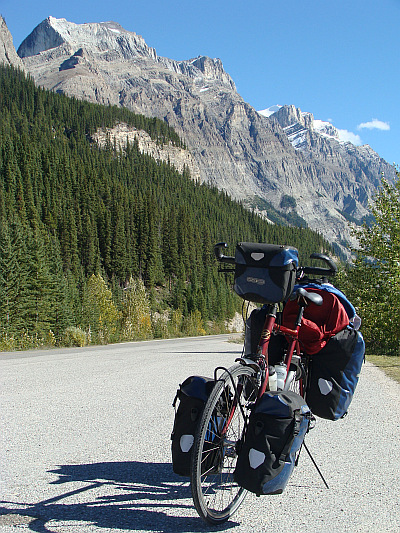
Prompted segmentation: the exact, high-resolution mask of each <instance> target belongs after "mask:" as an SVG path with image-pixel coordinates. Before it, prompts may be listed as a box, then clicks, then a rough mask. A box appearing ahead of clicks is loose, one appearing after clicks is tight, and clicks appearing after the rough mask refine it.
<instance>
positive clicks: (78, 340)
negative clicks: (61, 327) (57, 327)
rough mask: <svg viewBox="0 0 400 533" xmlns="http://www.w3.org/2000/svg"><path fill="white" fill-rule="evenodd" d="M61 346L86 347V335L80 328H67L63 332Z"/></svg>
mask: <svg viewBox="0 0 400 533" xmlns="http://www.w3.org/2000/svg"><path fill="white" fill-rule="evenodd" d="M62 344H63V345H64V346H78V347H82V346H86V344H87V335H86V332H85V331H83V329H81V328H76V327H75V326H69V327H68V328H67V329H66V330H65V331H64V335H63V339H62Z"/></svg>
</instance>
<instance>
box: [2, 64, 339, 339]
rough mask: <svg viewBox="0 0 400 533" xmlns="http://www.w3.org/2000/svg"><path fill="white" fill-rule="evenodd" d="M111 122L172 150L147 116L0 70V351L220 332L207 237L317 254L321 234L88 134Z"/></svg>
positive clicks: (162, 127)
mask: <svg viewBox="0 0 400 533" xmlns="http://www.w3.org/2000/svg"><path fill="white" fill-rule="evenodd" d="M118 122H124V123H127V124H130V125H132V126H134V127H136V128H138V129H143V130H144V131H147V132H148V133H149V135H150V136H151V137H152V138H153V139H154V140H155V141H156V142H158V143H161V144H163V143H172V144H173V145H175V146H180V147H184V142H183V141H182V140H181V139H180V138H179V136H178V135H177V134H176V133H175V132H174V131H173V130H172V129H171V128H170V127H169V126H168V125H167V124H165V123H164V122H162V121H160V120H158V119H153V118H147V117H144V116H141V115H137V114H134V113H132V112H130V111H128V110H126V109H123V108H118V107H115V106H101V105H95V104H90V103H88V102H82V101H78V100H77V99H75V98H69V97H67V96H65V95H60V94H57V93H53V92H50V91H47V90H44V89H42V88H39V87H36V86H35V84H34V82H33V80H32V79H30V78H29V77H26V76H25V74H24V73H22V72H21V71H18V70H16V69H13V68H12V67H6V66H3V67H1V68H0V338H1V343H2V347H3V349H11V348H18V347H28V346H31V345H41V344H53V345H55V344H67V345H68V344H74V343H78V344H82V343H87V342H109V341H118V340H121V339H136V338H150V337H154V336H156V337H157V336H158V337H160V336H171V335H178V334H196V333H203V332H206V331H207V332H209V331H220V330H221V328H223V327H224V321H225V319H226V318H229V317H232V316H233V314H234V313H235V311H236V310H237V309H238V308H239V306H240V302H239V299H238V298H237V297H236V296H235V295H234V294H233V292H232V290H231V288H230V280H227V279H226V278H225V277H224V276H223V275H221V274H218V272H217V266H216V264H215V260H214V258H213V255H212V249H213V244H214V243H215V242H219V241H222V240H228V241H229V242H230V243H232V244H234V243H236V242H238V241H254V242H270V243H277V244H290V245H292V246H296V247H297V248H298V249H299V251H300V256H301V258H302V260H303V261H304V262H306V261H307V257H308V256H309V255H310V253H312V252H314V251H320V252H321V251H322V252H324V251H325V252H328V253H329V250H330V248H329V245H328V243H327V242H326V241H325V240H324V239H323V237H322V236H321V235H319V234H317V233H315V232H313V231H311V230H309V229H300V228H295V227H287V226H283V225H278V224H275V225H273V224H270V223H268V222H266V221H265V220H263V219H262V218H260V217H259V216H258V215H256V214H255V213H252V212H251V211H249V210H248V209H245V207H244V206H243V205H241V204H240V203H238V202H235V201H233V200H232V199H230V198H229V197H228V196H227V195H226V194H225V193H224V192H221V191H218V190H217V189H216V188H213V187H210V186H208V185H206V184H200V183H195V182H194V181H193V180H191V178H190V175H189V172H188V171H187V170H184V171H183V172H182V173H179V172H178V171H177V170H176V169H175V168H174V167H173V166H172V165H171V164H169V163H165V162H160V161H156V160H154V159H153V158H151V157H150V156H148V155H145V154H142V153H141V152H140V151H139V148H138V145H137V143H132V144H127V146H126V147H125V148H124V149H120V148H119V147H116V146H112V145H111V144H108V145H107V146H106V148H100V147H99V146H98V145H97V144H96V143H95V142H94V141H93V138H92V136H93V133H94V132H95V131H97V130H98V129H99V128H105V127H113V126H114V125H115V124H116V123H118ZM139 325H140V328H139Z"/></svg>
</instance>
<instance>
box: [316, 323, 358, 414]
mask: <svg viewBox="0 0 400 533" xmlns="http://www.w3.org/2000/svg"><path fill="white" fill-rule="evenodd" d="M364 353H365V343H364V339H363V337H362V335H361V333H360V332H359V331H356V330H355V329H352V328H350V327H349V328H346V329H344V330H342V331H340V332H339V333H337V334H336V335H335V336H333V337H332V338H331V339H330V340H329V341H328V342H327V344H326V345H325V347H324V348H322V350H320V351H319V352H318V353H317V354H315V355H313V357H312V359H311V364H310V381H309V385H308V387H307V394H306V398H307V404H308V405H309V406H310V409H311V410H312V412H313V413H314V414H315V415H316V416H319V417H321V418H326V419H328V420H338V419H339V418H342V417H343V416H345V414H346V413H347V410H348V407H349V405H350V402H351V401H352V399H353V395H354V391H355V388H356V386H357V383H358V378H359V375H360V372H361V367H362V364H363V361H364Z"/></svg>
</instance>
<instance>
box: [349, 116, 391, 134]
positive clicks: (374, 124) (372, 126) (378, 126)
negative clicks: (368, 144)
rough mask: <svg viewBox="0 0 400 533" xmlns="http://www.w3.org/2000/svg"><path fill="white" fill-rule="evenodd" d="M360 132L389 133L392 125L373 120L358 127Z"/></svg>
mask: <svg viewBox="0 0 400 533" xmlns="http://www.w3.org/2000/svg"><path fill="white" fill-rule="evenodd" d="M357 129H358V130H362V129H367V130H383V131H388V130H390V125H389V124H388V122H383V121H382V120H378V119H377V118H373V119H372V120H370V121H369V122H363V123H362V124H359V125H358V126H357Z"/></svg>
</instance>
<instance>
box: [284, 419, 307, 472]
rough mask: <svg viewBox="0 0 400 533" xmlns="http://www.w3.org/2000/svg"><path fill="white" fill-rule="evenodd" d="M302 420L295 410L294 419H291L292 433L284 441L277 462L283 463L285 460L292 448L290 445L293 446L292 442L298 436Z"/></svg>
mask: <svg viewBox="0 0 400 533" xmlns="http://www.w3.org/2000/svg"><path fill="white" fill-rule="evenodd" d="M302 418H303V415H302V414H301V413H300V411H299V410H296V411H295V412H294V417H293V423H294V425H293V431H292V432H291V433H290V435H289V437H288V438H287V440H286V443H285V445H284V447H283V449H282V451H281V455H280V457H279V462H280V463H281V462H282V463H283V462H285V459H286V457H287V455H288V453H289V451H290V448H291V447H292V444H293V441H294V439H295V437H297V435H298V434H299V432H300V424H301V421H302Z"/></svg>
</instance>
